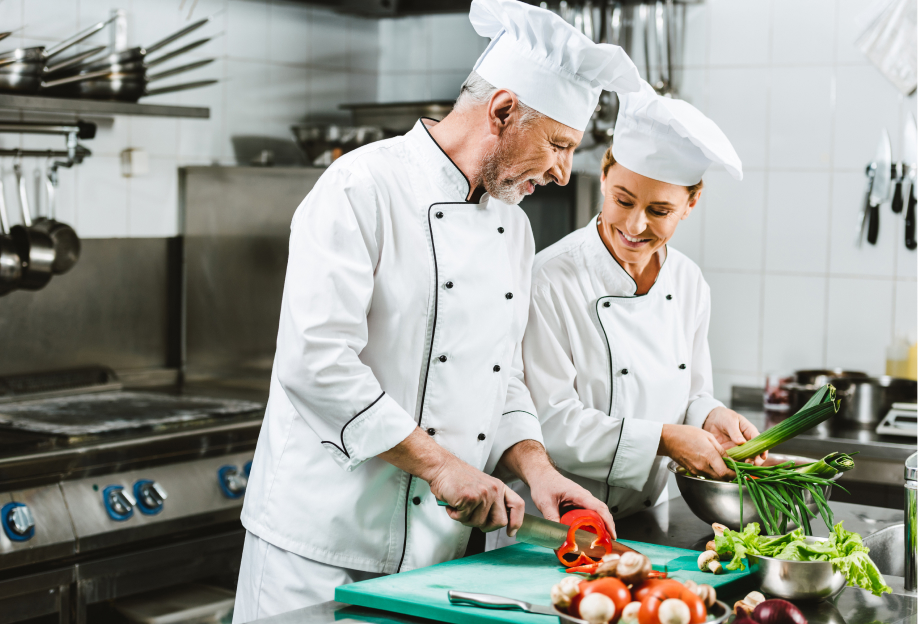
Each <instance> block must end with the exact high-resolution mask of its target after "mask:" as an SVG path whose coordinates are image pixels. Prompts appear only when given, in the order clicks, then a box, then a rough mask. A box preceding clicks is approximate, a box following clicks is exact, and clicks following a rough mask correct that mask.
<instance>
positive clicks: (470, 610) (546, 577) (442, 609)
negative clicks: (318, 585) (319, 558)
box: [335, 540, 751, 624]
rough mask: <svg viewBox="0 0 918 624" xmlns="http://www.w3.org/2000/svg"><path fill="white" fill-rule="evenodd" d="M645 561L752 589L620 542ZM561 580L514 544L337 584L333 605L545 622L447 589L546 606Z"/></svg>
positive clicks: (545, 559) (677, 552)
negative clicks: (452, 598)
mask: <svg viewBox="0 0 918 624" xmlns="http://www.w3.org/2000/svg"><path fill="white" fill-rule="evenodd" d="M619 541H620V542H621V543H622V544H627V545H628V546H631V547H632V548H634V549H635V550H637V551H639V552H641V553H643V554H645V555H647V556H648V557H650V560H651V561H652V562H653V567H654V569H656V570H663V569H666V570H667V571H668V572H669V576H670V578H675V579H679V580H683V581H684V580H686V579H692V580H694V581H695V582H696V583H708V584H709V585H713V586H714V587H715V588H716V589H717V592H718V595H719V596H720V595H723V596H728V595H729V596H732V595H735V594H737V593H739V592H740V591H744V590H745V589H746V588H747V587H748V586H750V585H751V582H750V579H749V578H748V575H749V571H748V568H747V570H746V571H742V572H741V571H739V570H737V571H736V572H727V573H726V574H719V575H714V574H708V573H705V572H700V571H699V570H698V567H697V561H698V555H699V553H698V552H696V551H692V550H685V549H683V548H673V547H670V546H658V545H656V544H645V543H643V542H632V541H629V540H619ZM565 576H566V573H565V572H564V568H562V567H561V566H560V565H559V564H558V559H557V558H556V557H555V554H554V553H553V552H552V551H550V550H548V549H545V548H539V547H537V546H530V545H528V544H515V545H513V546H507V547H505V548H499V549H497V550H492V551H491V552H486V553H482V554H480V555H474V556H471V557H465V558H464V559H456V560H455V561H449V562H447V563H441V564H439V565H435V566H430V567H428V568H422V569H420V570H412V571H411V572H403V573H401V574H392V575H390V576H383V577H380V578H375V579H371V580H368V581H361V582H359V583H353V584H351V585H342V586H341V587H339V588H338V589H337V590H335V600H337V601H338V602H344V603H347V604H352V605H358V606H361V607H370V608H373V609H382V610H385V611H394V612H396V613H402V614H405V615H413V616H417V617H423V618H428V619H431V620H436V621H438V622H452V623H453V624H466V623H469V624H472V623H476V622H477V623H481V624H485V623H487V624H490V623H491V622H523V623H529V622H531V623H532V624H546V623H550V622H551V621H552V619H550V618H549V619H546V617H545V616H543V615H531V614H525V613H520V612H513V611H496V610H491V609H480V608H476V607H465V606H458V605H451V604H450V603H449V600H448V599H447V596H446V592H447V591H449V590H450V589H456V590H460V591H468V592H478V593H482V594H496V595H498V596H505V597H507V598H516V599H518V600H525V601H526V602H531V603H534V604H542V605H548V604H550V603H551V599H550V596H549V595H550V592H551V587H552V585H554V584H555V583H557V582H558V581H560V580H561V579H563V578H564V577H565Z"/></svg>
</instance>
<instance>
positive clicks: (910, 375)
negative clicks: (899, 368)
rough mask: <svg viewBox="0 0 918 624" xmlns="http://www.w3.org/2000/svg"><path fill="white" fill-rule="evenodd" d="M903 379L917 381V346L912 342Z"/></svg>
mask: <svg viewBox="0 0 918 624" xmlns="http://www.w3.org/2000/svg"><path fill="white" fill-rule="evenodd" d="M903 377H905V378H906V379H912V380H914V381H918V344H916V343H914V342H913V343H912V346H910V347H909V348H908V362H907V363H906V366H905V374H904V375H903Z"/></svg>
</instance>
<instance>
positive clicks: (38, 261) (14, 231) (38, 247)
mask: <svg viewBox="0 0 918 624" xmlns="http://www.w3.org/2000/svg"><path fill="white" fill-rule="evenodd" d="M14 170H15V172H16V180H17V182H18V184H19V209H20V210H21V211H22V225H14V226H13V227H12V228H10V235H11V236H12V238H13V242H14V243H15V245H16V251H17V252H18V253H19V259H20V260H21V261H22V278H21V279H20V281H19V288H21V289H22V290H41V289H42V288H44V287H45V286H46V285H47V284H48V282H49V281H51V275H52V271H51V267H52V266H53V265H54V243H53V242H52V241H51V237H50V236H48V235H47V234H46V233H44V232H42V231H41V230H40V229H36V228H35V227H33V225H32V215H31V214H30V213H29V206H28V198H27V197H26V196H25V184H24V180H23V179H22V167H21V166H20V165H19V163H16V165H15V167H14Z"/></svg>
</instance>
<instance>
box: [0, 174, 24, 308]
mask: <svg viewBox="0 0 918 624" xmlns="http://www.w3.org/2000/svg"><path fill="white" fill-rule="evenodd" d="M9 232H10V219H9V216H8V215H7V214H6V201H5V200H4V197H3V180H0V295H5V294H6V293H8V292H12V291H14V290H16V289H17V288H18V287H19V282H20V280H21V279H22V260H21V259H20V258H19V252H17V251H16V244H15V243H14V242H13V239H12V238H10V236H9Z"/></svg>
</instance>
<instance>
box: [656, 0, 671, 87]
mask: <svg viewBox="0 0 918 624" xmlns="http://www.w3.org/2000/svg"><path fill="white" fill-rule="evenodd" d="M653 23H654V27H655V31H654V39H656V44H657V73H658V74H659V80H657V81H656V83H655V84H654V89H656V91H657V93H659V94H660V95H668V94H669V92H670V88H669V67H668V65H667V64H666V57H667V55H668V54H669V50H668V49H667V37H666V24H667V20H666V5H665V4H664V3H663V2H662V0H657V3H656V5H655V6H654V15H653Z"/></svg>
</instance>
